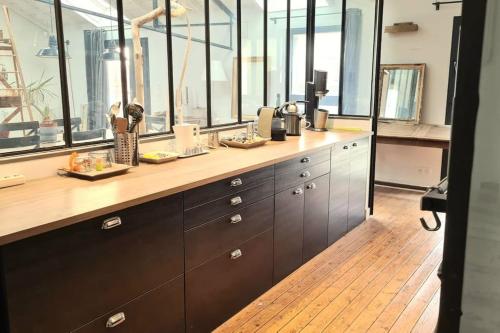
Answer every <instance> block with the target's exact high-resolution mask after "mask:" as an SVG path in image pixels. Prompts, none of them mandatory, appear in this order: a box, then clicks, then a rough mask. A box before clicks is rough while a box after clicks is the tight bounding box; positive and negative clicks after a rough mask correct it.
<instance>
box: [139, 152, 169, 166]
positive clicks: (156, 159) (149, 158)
mask: <svg viewBox="0 0 500 333" xmlns="http://www.w3.org/2000/svg"><path fill="white" fill-rule="evenodd" d="M178 157H179V153H174V152H170V151H151V152H149V153H145V154H141V155H140V160H141V162H146V163H152V164H161V163H166V162H171V161H175V160H176V159H177V158H178Z"/></svg>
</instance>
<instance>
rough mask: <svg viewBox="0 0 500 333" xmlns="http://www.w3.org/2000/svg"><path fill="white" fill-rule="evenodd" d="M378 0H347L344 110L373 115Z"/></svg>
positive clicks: (351, 113)
mask: <svg viewBox="0 0 500 333" xmlns="http://www.w3.org/2000/svg"><path fill="white" fill-rule="evenodd" d="M375 2H376V1H375V0H366V1H355V0H347V3H346V5H347V9H346V32H345V33H346V41H345V51H344V79H343V84H342V86H343V95H342V113H343V114H344V115H358V116H369V115H370V103H371V98H372V86H371V82H372V73H373V39H374V38H375V5H376V3H375Z"/></svg>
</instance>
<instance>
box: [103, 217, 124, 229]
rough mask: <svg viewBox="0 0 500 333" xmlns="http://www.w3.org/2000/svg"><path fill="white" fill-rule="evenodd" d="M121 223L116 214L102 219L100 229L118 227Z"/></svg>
mask: <svg viewBox="0 0 500 333" xmlns="http://www.w3.org/2000/svg"><path fill="white" fill-rule="evenodd" d="M121 225H122V219H121V218H119V217H118V216H116V217H111V218H109V219H106V220H104V222H102V230H109V229H113V228H116V227H119V226H121Z"/></svg>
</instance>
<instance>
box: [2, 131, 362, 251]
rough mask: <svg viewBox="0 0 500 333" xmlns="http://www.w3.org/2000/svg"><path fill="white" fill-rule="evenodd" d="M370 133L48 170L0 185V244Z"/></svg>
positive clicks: (344, 133) (334, 134)
mask: <svg viewBox="0 0 500 333" xmlns="http://www.w3.org/2000/svg"><path fill="white" fill-rule="evenodd" d="M370 135H371V133H369V132H348V131H332V132H323V133H315V132H310V131H305V133H304V134H303V135H302V136H301V137H289V138H288V140H287V141H286V142H269V143H268V144H266V145H265V146H263V147H260V148H254V149H250V150H242V149H235V148H230V149H227V148H219V149H217V150H213V151H211V153H210V154H207V155H202V156H198V157H193V158H189V159H182V160H177V161H175V162H171V163H166V164H161V165H148V164H141V165H140V166H139V167H137V168H133V169H131V170H130V171H129V173H128V174H125V175H122V176H117V177H113V178H108V179H104V180H99V181H94V182H89V181H85V180H79V179H75V178H69V177H60V176H54V177H49V178H44V179H39V180H34V181H29V182H27V183H26V184H24V185H21V186H16V187H11V188H5V189H0V245H4V244H8V243H11V242H14V241H17V240H20V239H24V238H27V237H30V236H34V235H38V234H41V233H44V232H48V231H51V230H55V229H58V228H61V227H64V226H67V225H71V224H74V223H78V222H81V221H84V220H87V219H90V218H94V217H98V216H100V215H104V214H109V213H112V212H114V211H117V210H120V209H124V208H128V207H131V206H135V205H138V204H141V203H144V202H148V201H151V200H155V199H158V198H162V197H165V196H168V195H172V194H175V193H179V192H182V191H185V190H188V189H191V188H194V187H198V186H201V185H205V184H208V183H211V182H214V181H218V180H221V179H224V178H228V177H232V176H235V175H238V174H241V173H244V172H248V171H251V170H256V169H259V168H261V167H265V166H269V165H273V164H275V163H279V162H282V161H284V160H287V159H290V158H293V157H296V156H298V155H301V154H303V153H304V152H310V151H314V150H318V149H321V148H326V147H329V146H332V145H334V144H336V143H339V142H345V141H351V140H356V139H360V138H363V137H367V136H370ZM34 163H35V162H34ZM34 165H35V164H34Z"/></svg>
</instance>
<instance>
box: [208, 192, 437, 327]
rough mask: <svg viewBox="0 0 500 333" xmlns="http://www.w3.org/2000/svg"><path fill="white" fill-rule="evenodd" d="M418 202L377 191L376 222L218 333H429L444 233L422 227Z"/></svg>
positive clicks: (416, 196) (414, 196) (409, 195)
mask: <svg viewBox="0 0 500 333" xmlns="http://www.w3.org/2000/svg"><path fill="white" fill-rule="evenodd" d="M421 195H422V193H421V192H416V191H406V190H399V189H391V188H386V187H377V188H376V200H375V204H376V207H375V216H373V217H371V218H370V219H368V221H366V222H365V223H363V224H362V225H361V226H359V227H358V228H356V229H355V230H353V231H352V232H350V233H349V234H348V235H347V236H345V237H343V238H342V239H341V240H339V241H338V242H336V243H335V244H333V245H332V246H331V247H329V248H328V249H326V250H325V251H323V252H322V253H320V254H319V255H318V256H316V257H315V258H313V259H312V260H311V261H310V262H308V263H307V264H305V265H304V266H303V267H301V268H300V269H298V270H297V271H295V272H293V273H292V274H291V275H290V276H288V277H287V278H286V279H284V280H283V281H281V282H280V283H279V284H277V285H276V286H274V287H273V288H272V289H271V290H269V291H268V292H266V293H265V294H264V295H262V296H261V297H259V298H258V299H257V300H255V301H254V302H252V303H251V304H249V305H248V306H247V307H246V308H245V309H243V310H242V311H241V312H239V313H238V314H236V315H235V316H234V317H233V318H231V319H230V320H229V321H227V322H226V323H224V324H223V325H222V326H221V327H219V328H218V329H217V330H216V332H221V333H225V332H398V333H400V332H416V333H426V332H429V333H432V332H433V330H434V327H435V324H436V322H437V316H438V312H439V286H440V282H439V279H438V278H437V276H436V273H437V269H438V266H439V264H440V262H441V257H442V243H443V233H442V231H439V232H435V233H430V232H426V231H425V230H423V229H422V227H421V226H420V223H419V218H420V217H422V216H424V217H426V218H427V219H430V220H431V219H432V215H430V214H427V213H422V212H421V211H420V209H419V202H420V197H421Z"/></svg>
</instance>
